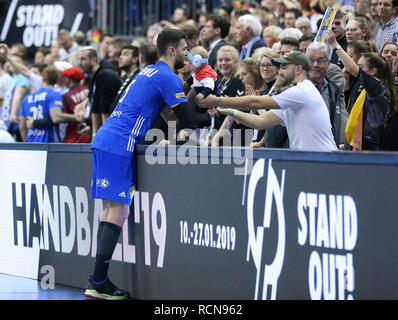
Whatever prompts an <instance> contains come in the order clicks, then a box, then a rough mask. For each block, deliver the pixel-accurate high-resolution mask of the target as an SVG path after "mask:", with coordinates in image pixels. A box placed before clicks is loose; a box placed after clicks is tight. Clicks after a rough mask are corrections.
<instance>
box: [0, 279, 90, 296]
mask: <svg viewBox="0 0 398 320" xmlns="http://www.w3.org/2000/svg"><path fill="white" fill-rule="evenodd" d="M86 299H87V298H86V297H85V296H84V290H83V289H79V288H74V287H68V286H62V285H57V284H56V285H55V287H54V289H43V288H42V287H41V285H40V281H37V280H35V279H29V278H22V277H17V276H12V275H8V274H1V273H0V300H86Z"/></svg>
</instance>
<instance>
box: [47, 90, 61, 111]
mask: <svg viewBox="0 0 398 320" xmlns="http://www.w3.org/2000/svg"><path fill="white" fill-rule="evenodd" d="M54 107H59V108H61V110H63V109H64V106H63V104H62V96H61V94H60V93H59V92H56V91H53V92H51V94H50V95H49V102H48V110H50V109H51V108H54Z"/></svg>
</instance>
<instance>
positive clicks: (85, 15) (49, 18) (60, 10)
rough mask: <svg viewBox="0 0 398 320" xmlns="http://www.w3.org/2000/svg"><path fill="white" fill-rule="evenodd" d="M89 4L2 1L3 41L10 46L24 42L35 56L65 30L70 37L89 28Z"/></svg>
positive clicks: (57, 0)
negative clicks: (36, 51) (37, 51)
mask: <svg viewBox="0 0 398 320" xmlns="http://www.w3.org/2000/svg"><path fill="white" fill-rule="evenodd" d="M89 12H90V1H89V0H80V1H68V0H41V1H37V0H36V1H35V0H7V1H1V2H0V30H1V34H0V41H1V42H5V43H7V44H8V45H13V44H15V43H22V44H23V45H24V46H25V47H26V48H27V49H28V51H29V53H33V52H34V51H35V50H36V49H37V48H39V47H50V46H51V44H52V43H53V42H55V41H56V40H57V36H58V31H59V30H60V29H62V28H65V29H67V30H69V31H70V32H71V35H73V34H75V33H76V32H77V31H83V32H87V31H88V30H89V29H90V19H89Z"/></svg>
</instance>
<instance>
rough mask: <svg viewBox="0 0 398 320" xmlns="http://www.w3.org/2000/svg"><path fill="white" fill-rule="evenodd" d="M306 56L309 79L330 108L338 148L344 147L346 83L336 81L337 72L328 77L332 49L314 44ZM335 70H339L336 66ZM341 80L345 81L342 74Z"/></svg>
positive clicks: (308, 49) (322, 44) (346, 114)
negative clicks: (308, 62)
mask: <svg viewBox="0 0 398 320" xmlns="http://www.w3.org/2000/svg"><path fill="white" fill-rule="evenodd" d="M306 55H307V57H308V60H309V61H310V66H311V67H310V70H309V72H308V77H309V79H310V80H311V81H312V82H313V83H314V85H315V87H316V88H317V89H318V90H319V93H320V94H321V96H322V98H323V101H324V102H325V104H326V106H327V107H328V110H329V116H330V123H331V124H332V132H333V136H334V141H335V142H336V145H337V146H340V145H341V144H342V145H344V143H345V141H346V138H345V127H346V124H347V120H348V112H347V110H346V107H345V101H344V82H343V83H341V84H340V83H339V82H341V81H340V79H336V76H337V77H338V76H339V75H336V74H335V72H329V74H330V75H331V77H330V78H327V77H326V74H327V73H328V69H329V67H330V65H331V64H330V60H329V57H330V47H329V46H328V45H326V44H325V43H319V42H314V43H312V44H310V45H309V46H308V48H307V52H306ZM335 68H337V69H338V67H336V66H335ZM339 70H340V69H339ZM340 73H341V72H340ZM341 78H342V79H341V80H343V81H344V78H343V75H342V74H341Z"/></svg>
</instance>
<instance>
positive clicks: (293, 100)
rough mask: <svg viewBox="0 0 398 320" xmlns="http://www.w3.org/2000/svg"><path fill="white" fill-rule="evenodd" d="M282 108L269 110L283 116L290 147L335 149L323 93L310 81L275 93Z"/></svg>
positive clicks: (322, 149)
mask: <svg viewBox="0 0 398 320" xmlns="http://www.w3.org/2000/svg"><path fill="white" fill-rule="evenodd" d="M271 98H272V99H274V101H275V102H276V103H277V104H278V105H279V107H280V108H281V109H280V110H278V109H277V110H270V111H271V112H273V113H274V114H275V115H276V116H278V117H279V118H281V119H282V120H283V122H284V124H285V126H286V130H287V134H288V136H289V141H290V148H291V149H294V150H301V151H335V150H337V146H336V143H335V142H334V139H333V134H332V125H331V123H330V117H329V111H328V108H327V106H326V104H325V102H324V101H323V99H322V96H321V94H320V93H319V91H318V89H317V88H316V87H315V86H314V84H313V83H312V82H311V81H309V80H304V81H301V82H298V83H297V85H295V86H293V87H291V88H289V89H287V90H285V91H283V92H282V93H280V94H278V95H275V96H272V97H271Z"/></svg>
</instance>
